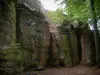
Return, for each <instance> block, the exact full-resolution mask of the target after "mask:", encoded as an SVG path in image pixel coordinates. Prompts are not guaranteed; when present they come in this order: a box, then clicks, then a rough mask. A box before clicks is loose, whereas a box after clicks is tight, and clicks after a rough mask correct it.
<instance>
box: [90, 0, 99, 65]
mask: <svg viewBox="0 0 100 75" xmlns="http://www.w3.org/2000/svg"><path fill="white" fill-rule="evenodd" d="M90 7H91V11H92V20H93V27H94V38H95V48H96V64H97V65H98V66H100V47H99V32H98V28H97V19H96V12H95V8H94V0H90Z"/></svg>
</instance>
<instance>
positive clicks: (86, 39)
mask: <svg viewBox="0 0 100 75" xmlns="http://www.w3.org/2000/svg"><path fill="white" fill-rule="evenodd" d="M81 44H82V63H83V64H89V65H90V64H91V63H92V62H91V53H92V52H91V40H90V33H89V32H87V31H84V32H83V34H82V36H81Z"/></svg>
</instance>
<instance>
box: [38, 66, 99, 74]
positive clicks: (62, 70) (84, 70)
mask: <svg viewBox="0 0 100 75" xmlns="http://www.w3.org/2000/svg"><path fill="white" fill-rule="evenodd" d="M39 75H100V69H96V68H94V67H88V66H83V65H78V66H76V67H73V68H67V67H56V68H47V69H46V70H45V71H41V72H40V74H39Z"/></svg>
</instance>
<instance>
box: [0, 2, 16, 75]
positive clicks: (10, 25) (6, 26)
mask: <svg viewBox="0 0 100 75" xmlns="http://www.w3.org/2000/svg"><path fill="white" fill-rule="evenodd" d="M6 2H7V3H5V2H4V1H3V0H1V1H0V3H1V4H0V74H2V75H3V74H6V70H7V66H8V65H7V64H6V62H7V61H8V60H6V59H5V58H4V57H5V54H4V52H5V50H6V49H9V48H10V47H11V45H12V44H15V41H16V12H15V11H16V8H15V3H14V2H13V1H11V2H9V1H6ZM11 8H12V9H11Z"/></svg>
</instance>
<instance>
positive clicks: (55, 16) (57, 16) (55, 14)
mask: <svg viewBox="0 0 100 75" xmlns="http://www.w3.org/2000/svg"><path fill="white" fill-rule="evenodd" d="M63 12H64V10H63V9H61V8H59V9H57V10H56V11H48V13H47V16H48V17H49V18H51V19H52V23H54V24H60V23H62V22H63V20H64V19H67V18H66V15H65V14H63Z"/></svg>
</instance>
